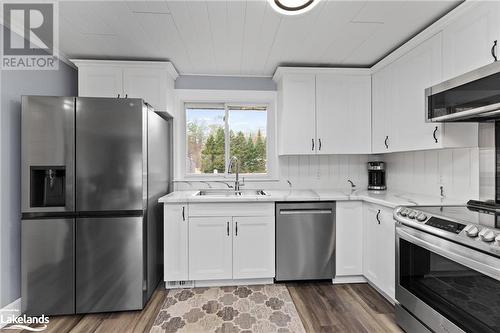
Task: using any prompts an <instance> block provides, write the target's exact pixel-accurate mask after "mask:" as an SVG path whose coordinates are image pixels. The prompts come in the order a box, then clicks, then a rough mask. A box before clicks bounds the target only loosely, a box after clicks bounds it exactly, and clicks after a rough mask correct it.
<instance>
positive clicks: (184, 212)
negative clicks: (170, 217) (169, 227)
mask: <svg viewBox="0 0 500 333" xmlns="http://www.w3.org/2000/svg"><path fill="white" fill-rule="evenodd" d="M182 220H183V221H186V207H185V206H182Z"/></svg>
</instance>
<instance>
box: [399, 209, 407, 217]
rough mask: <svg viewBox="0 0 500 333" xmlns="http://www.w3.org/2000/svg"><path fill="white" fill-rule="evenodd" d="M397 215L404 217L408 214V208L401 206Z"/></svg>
mask: <svg viewBox="0 0 500 333" xmlns="http://www.w3.org/2000/svg"><path fill="white" fill-rule="evenodd" d="M399 215H401V216H402V217H406V216H407V215H408V208H403V209H401V210H400V211H399Z"/></svg>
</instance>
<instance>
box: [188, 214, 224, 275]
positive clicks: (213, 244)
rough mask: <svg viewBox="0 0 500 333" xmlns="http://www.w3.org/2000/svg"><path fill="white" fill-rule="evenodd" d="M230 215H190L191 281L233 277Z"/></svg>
mask: <svg viewBox="0 0 500 333" xmlns="http://www.w3.org/2000/svg"><path fill="white" fill-rule="evenodd" d="M231 221H232V219H231V217H190V218H189V280H223V279H232V277H233V274H232V264H233V255H232V253H233V251H232V223H231Z"/></svg>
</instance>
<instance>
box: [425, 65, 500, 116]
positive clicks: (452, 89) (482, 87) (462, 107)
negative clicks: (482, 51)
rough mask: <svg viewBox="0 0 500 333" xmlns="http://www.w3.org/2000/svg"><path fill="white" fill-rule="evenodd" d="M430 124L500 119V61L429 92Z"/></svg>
mask: <svg viewBox="0 0 500 333" xmlns="http://www.w3.org/2000/svg"><path fill="white" fill-rule="evenodd" d="M425 98H426V103H425V105H426V108H425V113H426V121H427V122H483V121H491V120H495V119H500V61H498V62H494V63H491V64H489V65H486V66H483V67H480V68H478V69H476V70H474V71H471V72H468V73H465V74H463V75H460V76H458V77H455V78H453V79H450V80H448V81H445V82H442V83H440V84H437V85H435V86H432V87H430V88H427V89H426V90H425Z"/></svg>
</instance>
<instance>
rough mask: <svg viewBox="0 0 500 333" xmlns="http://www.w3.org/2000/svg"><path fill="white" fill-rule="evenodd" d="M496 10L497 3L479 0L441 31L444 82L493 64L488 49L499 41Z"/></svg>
mask: <svg viewBox="0 0 500 333" xmlns="http://www.w3.org/2000/svg"><path fill="white" fill-rule="evenodd" d="M499 7H500V4H499V3H498V2H497V1H478V2H476V3H475V4H474V5H473V7H472V8H470V9H469V10H467V11H466V12H464V13H463V14H462V15H461V16H460V17H458V18H457V19H456V20H455V21H454V22H452V23H451V24H449V25H448V26H447V27H446V28H445V29H444V30H443V65H444V80H447V79H450V78H452V77H455V76H458V75H461V74H464V73H466V72H468V71H471V70H474V69H476V68H479V67H481V66H484V65H487V64H489V63H491V62H493V60H494V59H493V57H492V55H491V47H492V46H493V42H494V41H495V40H498V42H500V24H499V19H500V17H499V16H500V15H499V10H500V9H499ZM499 50H500V49H499V48H497V54H498V51H499Z"/></svg>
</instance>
